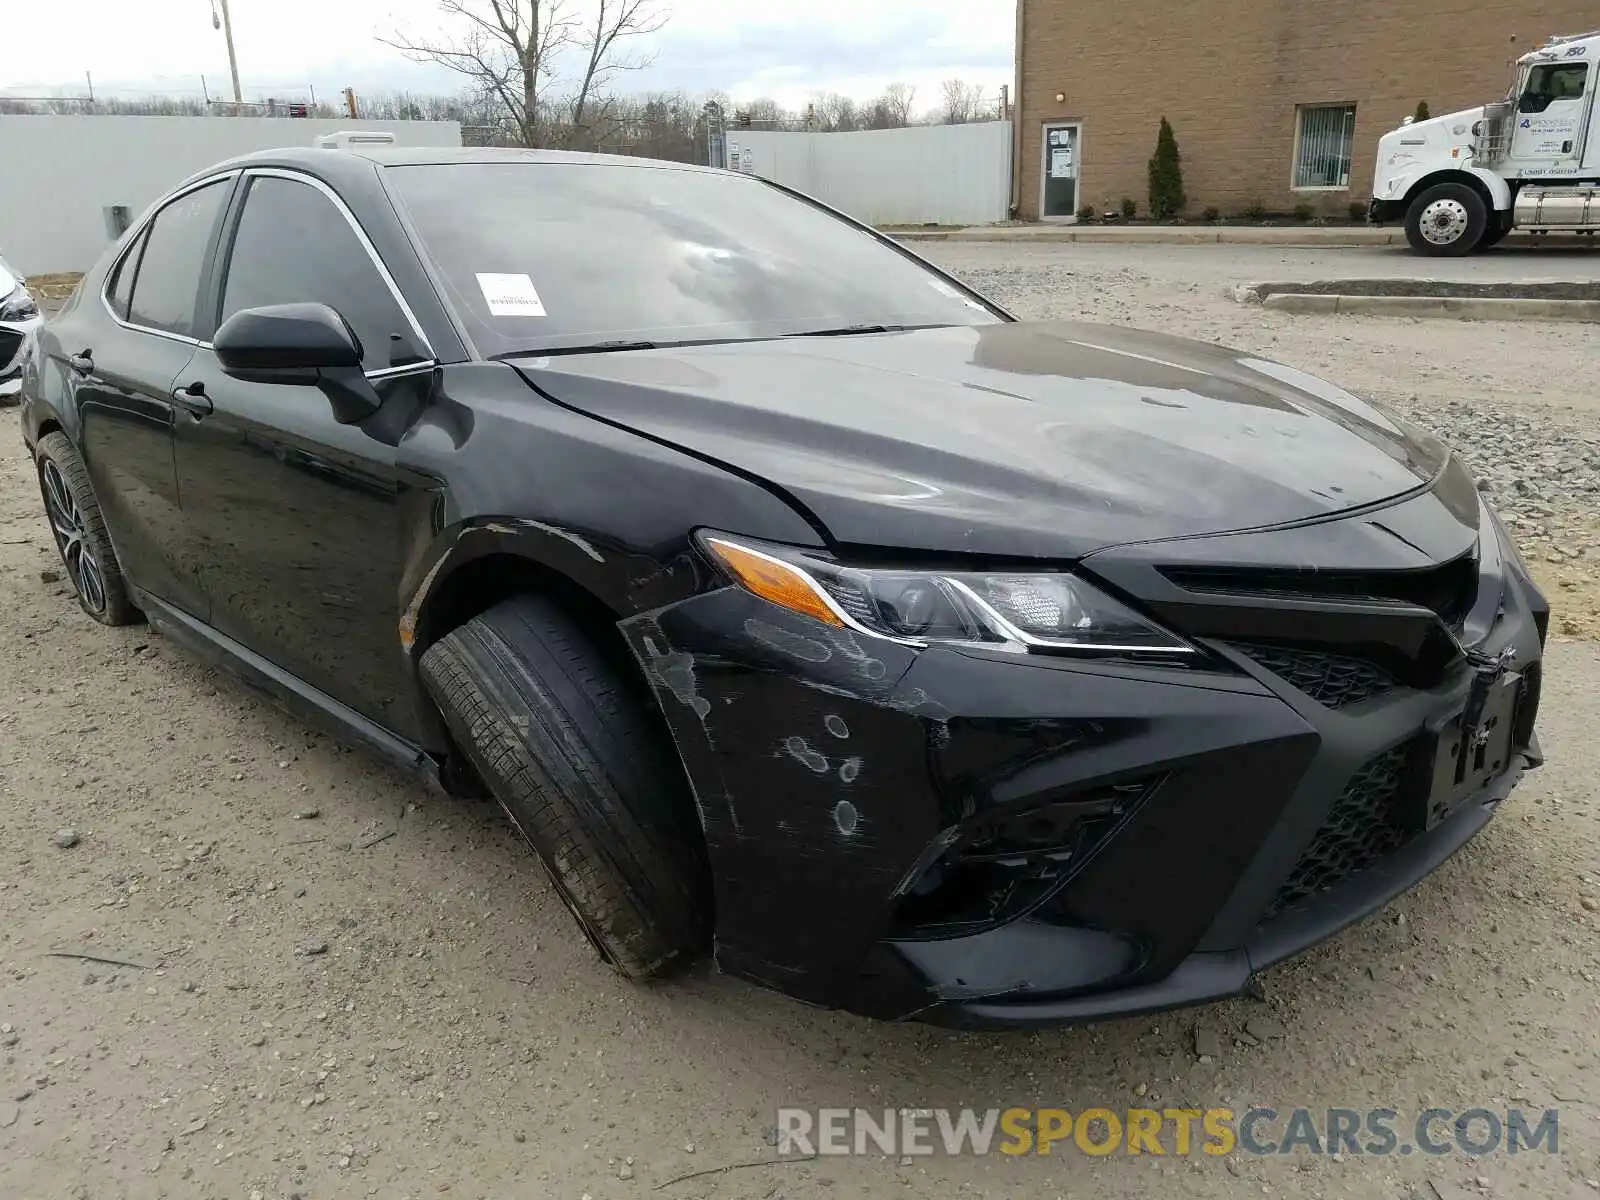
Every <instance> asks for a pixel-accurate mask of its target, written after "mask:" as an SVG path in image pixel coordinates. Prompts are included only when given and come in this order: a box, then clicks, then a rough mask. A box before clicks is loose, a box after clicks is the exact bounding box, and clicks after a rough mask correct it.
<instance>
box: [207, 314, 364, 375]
mask: <svg viewBox="0 0 1600 1200" xmlns="http://www.w3.org/2000/svg"><path fill="white" fill-rule="evenodd" d="M211 348H212V350H214V351H215V352H216V355H217V361H218V362H219V363H220V364H221V365H222V369H223V370H224V371H226V372H227V373H228V374H230V375H241V376H252V377H255V378H258V379H259V378H261V377H263V376H269V375H275V374H278V373H280V372H283V373H288V374H295V375H299V374H304V373H305V372H307V371H322V370H339V369H341V368H348V367H359V366H360V365H361V342H360V341H359V340H358V339H357V337H356V335H355V334H354V332H352V331H351V329H350V326H348V325H346V324H345V320H344V318H343V317H341V316H340V315H339V314H338V313H337V312H335V311H334V310H333V309H331V308H329V307H328V306H327V305H326V304H274V305H271V306H269V307H266V308H246V309H241V310H240V311H239V312H236V313H234V314H233V316H231V317H229V318H228V319H227V320H226V321H224V322H223V323H222V325H221V327H220V328H219V329H218V330H217V332H216V336H214V337H213V338H212V339H211Z"/></svg>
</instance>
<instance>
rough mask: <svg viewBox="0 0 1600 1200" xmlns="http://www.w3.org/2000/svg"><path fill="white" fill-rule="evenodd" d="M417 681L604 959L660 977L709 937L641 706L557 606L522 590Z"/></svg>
mask: <svg viewBox="0 0 1600 1200" xmlns="http://www.w3.org/2000/svg"><path fill="white" fill-rule="evenodd" d="M421 670H422V680H423V683H424V684H425V685H426V687H427V689H428V691H429V693H430V694H431V695H432V696H433V699H434V701H435V702H436V703H437V704H438V705H439V708H440V710H441V711H442V712H443V714H444V718H445V722H446V724H447V725H448V726H449V728H450V733H451V735H452V737H454V739H455V740H456V742H457V744H458V745H460V746H461V747H462V748H463V750H464V751H465V753H466V755H467V757H468V759H470V760H471V762H472V765H473V767H474V768H476V770H477V772H478V775H479V776H480V777H481V778H482V779H483V781H484V783H486V784H487V785H488V787H489V790H490V791H492V792H493V793H494V795H495V798H496V799H497V800H498V801H499V802H500V806H501V807H502V808H503V809H504V810H505V812H506V815H507V816H508V817H510V818H511V823H512V824H513V825H514V826H516V828H517V830H518V831H519V832H520V833H521V834H522V836H523V837H524V838H526V839H527V841H528V843H529V845H531V846H532V847H533V850H534V852H535V853H536V854H538V856H539V859H540V861H541V862H542V863H543V864H544V867H545V870H546V871H547V872H548V873H549V876H550V880H551V883H552V884H553V885H554V886H555V890H556V893H557V894H558V895H559V896H560V897H561V899H562V901H563V903H565V904H566V906H567V908H568V909H569V910H570V911H571V912H572V915H573V916H574V917H576V918H577V920H578V924H579V926H580V927H581V928H582V930H583V932H584V934H585V935H586V936H587V937H588V938H589V940H590V942H592V943H593V945H594V947H595V949H596V950H598V951H599V952H600V956H601V957H602V958H604V959H605V960H606V961H607V962H609V963H611V964H612V966H614V967H615V968H616V969H617V970H618V971H620V972H621V973H622V974H624V975H626V976H628V977H630V978H634V979H643V978H647V977H649V976H654V975H662V974H665V973H667V972H668V971H670V970H672V969H673V968H675V967H679V966H682V965H684V964H685V963H687V962H688V961H690V960H691V959H693V958H694V956H695V955H696V954H698V953H699V952H700V950H701V949H702V948H703V947H704V946H705V944H706V942H707V941H708V937H709V924H710V922H709V915H710V911H711V903H710V900H709V893H710V888H709V886H708V878H707V875H708V873H707V869H706V866H705V858H704V844H703V842H702V841H701V833H700V828H699V821H698V817H697V816H696V815H695V808H694V804H693V800H692V798H691V797H690V795H689V793H688V788H687V786H686V784H685V781H684V779H683V772H682V769H681V767H680V765H679V763H678V761H677V757H676V755H675V754H674V753H673V751H672V749H671V745H670V743H669V742H668V741H667V739H666V734H665V732H664V731H663V730H661V729H660V728H659V727H658V726H657V725H656V724H655V722H654V721H653V719H652V718H651V715H650V713H649V711H648V709H646V707H645V705H644V703H643V702H642V701H641V700H640V699H639V697H638V696H637V695H636V694H635V692H634V691H633V690H632V689H630V688H629V687H628V686H627V682H626V680H625V679H624V678H623V677H622V675H621V674H620V672H619V671H618V670H617V669H616V668H615V667H614V666H613V665H612V664H611V662H609V661H608V660H607V658H606V657H605V655H604V654H603V653H601V651H600V649H599V648H598V647H597V646H596V645H595V644H594V642H593V641H592V640H591V639H590V638H589V637H588V636H587V635H586V634H585V633H584V631H583V630H582V628H581V627H580V626H579V625H578V624H577V622H575V621H574V620H573V619H572V618H571V617H570V616H568V615H567V614H566V612H565V611H563V609H562V608H561V607H560V605H558V604H556V603H555V602H554V601H552V600H550V599H548V598H545V597H542V596H533V595H528V596H516V597H513V598H512V599H510V600H506V601H503V602H502V603H500V604H498V605H496V606H495V607H494V608H491V609H490V610H489V611H488V612H486V613H484V614H482V615H481V616H478V617H474V618H473V619H472V620H470V621H468V622H467V623H466V624H465V625H463V626H461V627H460V628H459V629H456V630H454V631H452V632H451V633H448V634H446V635H445V636H444V637H443V638H441V639H440V640H439V641H438V642H436V643H434V644H433V645H432V646H430V647H429V648H428V650H427V652H426V653H425V654H423V656H422V663H421Z"/></svg>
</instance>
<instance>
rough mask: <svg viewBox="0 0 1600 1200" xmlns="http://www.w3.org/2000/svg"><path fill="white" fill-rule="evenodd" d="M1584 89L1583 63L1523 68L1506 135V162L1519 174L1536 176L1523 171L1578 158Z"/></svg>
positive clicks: (1586, 69) (1586, 81)
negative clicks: (1523, 78) (1519, 170)
mask: <svg viewBox="0 0 1600 1200" xmlns="http://www.w3.org/2000/svg"><path fill="white" fill-rule="evenodd" d="M1588 85H1589V64H1588V63H1587V62H1565V61H1558V62H1549V63H1537V64H1535V65H1534V66H1532V67H1529V68H1528V74H1527V79H1526V81H1525V82H1524V83H1523V85H1522V94H1521V95H1520V96H1518V97H1517V114H1516V126H1515V128H1514V129H1513V130H1512V134H1511V157H1512V159H1513V160H1514V161H1515V162H1516V164H1517V165H1518V166H1519V167H1522V168H1523V174H1525V175H1526V174H1530V173H1531V174H1536V173H1537V172H1536V171H1535V172H1530V171H1528V169H1527V168H1528V167H1530V166H1533V167H1541V166H1543V167H1559V166H1565V165H1569V164H1576V163H1577V161H1578V158H1579V156H1580V155H1581V154H1582V153H1583V141H1584V136H1583V135H1584V129H1583V125H1584V117H1585V116H1586V115H1587V109H1588V100H1587V96H1586V92H1587V90H1588Z"/></svg>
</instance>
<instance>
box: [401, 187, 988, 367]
mask: <svg viewBox="0 0 1600 1200" xmlns="http://www.w3.org/2000/svg"><path fill="white" fill-rule="evenodd" d="M385 178H386V180H387V182H388V183H389V186H390V189H391V190H392V191H393V192H394V193H395V194H396V195H397V198H398V199H399V200H400V201H401V203H402V204H403V205H404V207H405V208H406V209H407V211H408V212H409V214H410V216H411V219H412V221H413V223H414V225H415V227H416V229H417V232H418V235H419V237H420V239H421V241H422V243H423V248H424V249H425V250H426V252H427V254H428V257H429V258H430V259H431V260H432V262H433V265H434V268H435V270H436V272H437V274H438V276H439V278H440V279H441V281H442V283H443V286H444V290H445V293H446V295H447V296H448V298H449V300H450V302H451V304H452V305H453V306H454V308H455V310H456V312H457V313H458V314H459V315H460V316H461V319H462V321H463V323H464V324H465V325H466V327H467V331H468V333H469V334H470V335H471V337H472V340H473V342H474V343H475V344H476V346H477V349H478V351H479V353H481V354H483V355H486V356H493V355H497V354H515V353H519V352H530V353H537V352H538V351H540V350H556V349H563V348H569V349H570V348H576V347H581V346H592V345H596V344H600V343H605V342H630V341H648V342H651V343H653V344H657V345H660V344H666V343H681V342H690V341H739V340H746V339H752V338H761V337H782V336H786V335H790V334H797V333H807V332H820V331H823V330H837V329H849V328H853V327H858V326H877V325H895V326H905V325H979V324H987V323H991V322H994V321H997V320H999V319H1000V318H999V317H997V316H996V315H995V314H994V313H993V312H991V311H990V310H989V309H987V308H986V307H984V306H983V305H982V304H980V303H978V302H977V301H976V300H974V299H972V298H970V297H969V296H968V295H967V294H966V293H964V292H962V291H961V290H960V289H958V288H956V287H955V286H953V285H952V284H950V283H948V282H947V281H945V280H944V279H943V278H941V277H940V276H939V275H937V274H935V273H934V272H932V271H930V270H929V269H928V268H927V267H925V266H923V265H921V264H920V263H918V262H917V261H916V260H915V259H912V258H909V257H908V256H906V255H904V254H902V253H900V252H899V251H897V250H895V249H894V248H893V247H892V246H888V245H885V244H884V243H883V242H881V241H879V240H878V239H877V238H875V237H873V236H872V235H871V234H870V233H867V232H866V231H864V230H861V229H858V228H856V227H855V226H853V225H850V224H849V223H847V222H845V221H841V220H840V219H839V218H837V217H835V216H833V215H832V214H830V213H829V212H827V211H826V210H824V209H822V208H819V207H818V206H816V205H814V204H810V203H808V202H806V201H804V200H800V199H797V198H795V197H793V196H790V195H788V194H787V193H785V192H782V191H780V190H778V189H777V188H774V187H771V186H769V185H767V184H765V183H763V182H761V181H759V180H757V179H754V178H751V177H749V176H743V175H735V174H732V173H730V172H725V171H703V170H685V169H681V168H677V167H671V166H664V167H659V168H658V167H640V166H632V165H628V164H626V163H617V164H615V165H613V164H610V163H554V162H528V163H503V162H487V163H461V164H452V165H440V164H435V165H416V166H393V167H388V168H386V169H385Z"/></svg>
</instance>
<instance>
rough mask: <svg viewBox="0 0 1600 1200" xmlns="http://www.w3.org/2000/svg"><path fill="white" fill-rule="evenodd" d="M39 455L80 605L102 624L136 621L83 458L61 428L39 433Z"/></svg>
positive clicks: (48, 513) (48, 508) (50, 514)
mask: <svg viewBox="0 0 1600 1200" xmlns="http://www.w3.org/2000/svg"><path fill="white" fill-rule="evenodd" d="M34 460H35V465H36V466H37V467H38V470H39V491H40V493H41V494H42V495H43V496H44V512H45V517H46V518H47V519H48V520H49V522H50V532H51V534H53V535H54V536H55V539H56V550H57V552H58V553H60V555H61V565H62V566H64V567H65V568H66V570H67V580H68V581H69V582H70V583H71V584H72V590H73V591H74V592H76V593H77V596H78V604H79V606H80V607H81V608H82V609H83V611H84V612H86V613H88V614H89V615H90V616H91V617H93V618H94V619H95V620H96V621H99V622H100V624H102V625H131V624H132V623H133V622H135V621H137V620H138V619H139V610H138V609H137V608H135V607H134V606H133V599H132V598H131V597H130V596H129V595H128V588H127V585H126V584H125V583H123V581H122V567H121V565H120V564H119V563H118V562H117V552H116V550H115V549H114V548H113V547H112V545H111V535H110V534H108V533H107V532H106V521H105V518H104V517H103V516H101V515H100V504H99V502H98V501H97V500H95V498H94V488H93V487H91V486H90V484H89V471H88V468H86V467H85V466H84V465H83V459H81V458H79V457H78V452H77V450H75V449H73V446H72V442H71V441H70V440H69V439H68V437H67V435H66V434H64V433H61V432H60V431H57V432H54V433H47V434H45V435H44V437H42V438H40V439H39V445H38V447H37V449H35V451H34Z"/></svg>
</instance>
